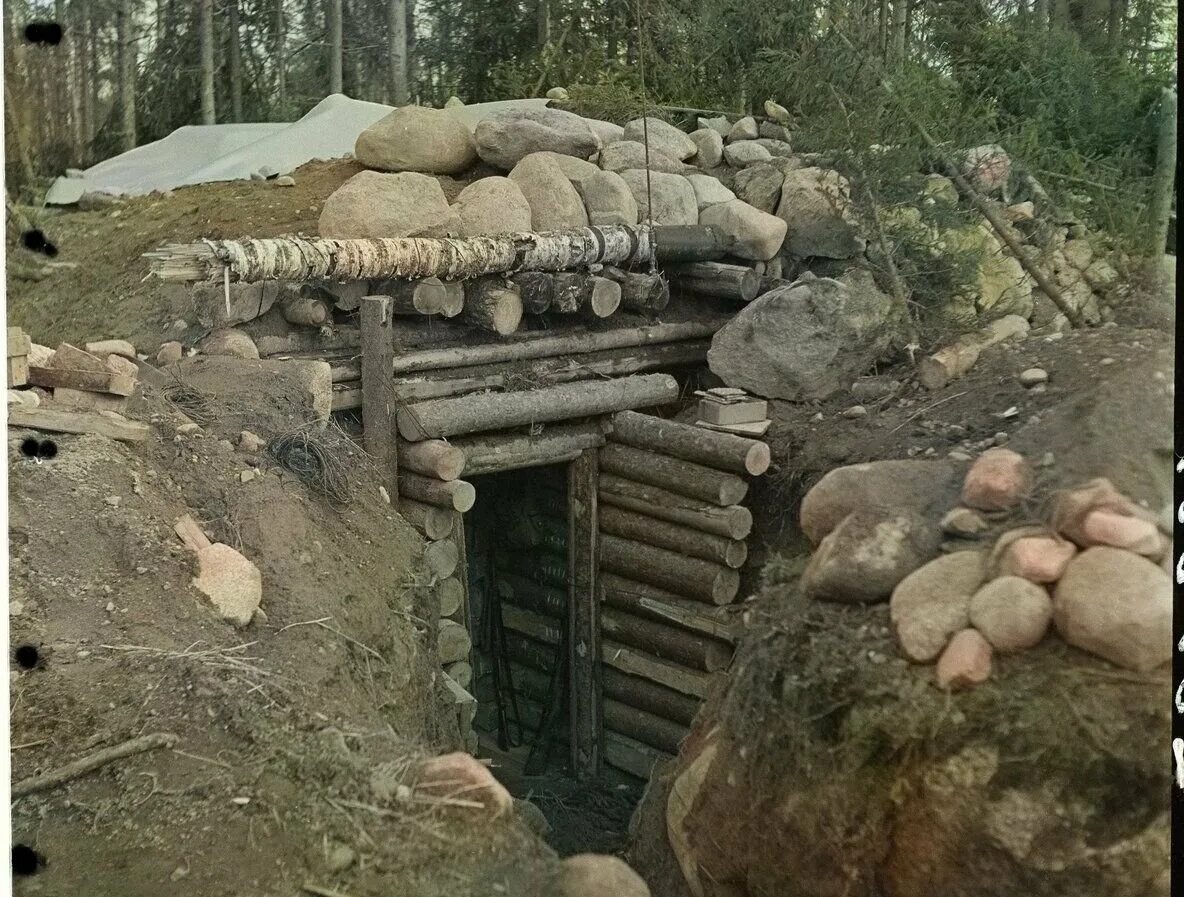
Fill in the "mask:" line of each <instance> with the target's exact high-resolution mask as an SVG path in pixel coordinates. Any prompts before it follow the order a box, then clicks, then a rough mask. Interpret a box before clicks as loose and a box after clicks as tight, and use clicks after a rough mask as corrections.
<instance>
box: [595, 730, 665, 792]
mask: <svg viewBox="0 0 1184 897" xmlns="http://www.w3.org/2000/svg"><path fill="white" fill-rule="evenodd" d="M672 759H674V758H673V756H672V755H671V754H667V753H666V752H665V751H659V750H656V749H655V748H652V747H650V746H649V745H647V744H642V743H641V742H640V741H637V740H636V739H634V738H630V737H629V736H628V735H623V734H621V733H620V732H614V731H613V730H611V729H605V730H604V762H605V763H607V764H608V765H609V766H612V767H613V768H615V769H619V770H621V771H622V772H626V773H628V774H629V775H631V776H634V777H636V778H639V779H641V780H643V781H648V780H649V778H650V776H651V775H653V772H654V767H655V766H657V765H658V764H659V763H665V762H666V761H668V760H672Z"/></svg>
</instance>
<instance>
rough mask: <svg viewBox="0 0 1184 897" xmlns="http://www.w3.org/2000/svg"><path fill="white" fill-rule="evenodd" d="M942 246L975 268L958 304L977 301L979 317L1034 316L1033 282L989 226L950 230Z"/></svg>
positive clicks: (943, 235) (943, 238) (976, 306)
mask: <svg viewBox="0 0 1184 897" xmlns="http://www.w3.org/2000/svg"><path fill="white" fill-rule="evenodd" d="M940 245H941V246H942V247H944V248H945V249H947V250H948V251H950V252H951V253H956V254H958V255H960V256H962V257H963V258H965V259H966V260H967V262H968V263H969V264H970V265H971V268H970V276H969V279H968V281H967V284H966V289H965V293H964V294H963V295H962V296H960V297H956V298H955V299H954V301H955V302H957V301H958V299H961V300H962V301H963V302H964V303H969V302H973V303H974V307H975V310H976V311H977V312H978V314H979V315H987V316H989V317H992V318H997V317H1000V316H1001V315H1009V314H1016V315H1021V316H1023V317H1025V318H1027V317H1031V315H1032V309H1033V302H1034V300H1033V298H1032V279H1031V278H1030V277H1029V276H1028V274H1027V272H1025V271H1024V266H1023V265H1021V264H1020V263H1019V261H1018V260H1017V259H1016V258H1015V257H1014V256H1012V255H1011V254H1010V253H1009V252H1007V251H1006V250H1005V249H1004V248H1003V244H1002V243H1001V242H1000V241H999V238H998V237H996V236H995V234H994V232H993V231H991V230H990V229H989V228H988V227H987V226H986V225H983V224H973V225H967V226H964V227H959V228H953V229H951V230H948V231H946V232H944V233H943V234H942V235H941V243H940ZM1086 289H1087V291H1088V287H1087V288H1086Z"/></svg>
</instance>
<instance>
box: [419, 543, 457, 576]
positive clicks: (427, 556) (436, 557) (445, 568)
mask: <svg viewBox="0 0 1184 897" xmlns="http://www.w3.org/2000/svg"><path fill="white" fill-rule="evenodd" d="M459 560H460V553H459V551H458V550H457V547H456V543H455V542H452V541H447V540H445V541H441V542H429V543H428V546H427V548H425V549H424V552H423V561H424V564H425V565H426V566H427V568H428V570H430V571H431V572H432V575H433V576H435V577H436V579H447V578H448V577H450V576H452V574H453V573H455V572H456V565H457V563H458V562H459Z"/></svg>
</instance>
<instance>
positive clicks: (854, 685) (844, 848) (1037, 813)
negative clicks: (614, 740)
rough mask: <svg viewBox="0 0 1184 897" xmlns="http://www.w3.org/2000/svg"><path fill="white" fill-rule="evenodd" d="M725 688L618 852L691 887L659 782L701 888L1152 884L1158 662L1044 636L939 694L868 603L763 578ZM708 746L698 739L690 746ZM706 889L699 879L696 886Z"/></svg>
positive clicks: (1015, 890)
mask: <svg viewBox="0 0 1184 897" xmlns="http://www.w3.org/2000/svg"><path fill="white" fill-rule="evenodd" d="M750 614H751V615H752V617H753V623H752V625H751V629H750V632H753V633H756V634H754V635H752V636H751V637H750V638H748V640H747V641H746V642H745V643H744V644H743V645H742V646H741V647H740V649H739V651H738V654H737V657H736V660H735V661H734V663H733V667H732V674H731V677H730V679H729V681H728V684H727V687H726V690H725V691H724V692H723V693H722V694H721V695H718V696H716V698H715V699H714V700H713V701H712V702H711V703H710V704H709V705H708V706H707V707H706V708H705V709H704V710H703V711H702V712H701V713H700V716H699V718H698V719H697V720H696V726H695V731H694V732H693V734H692V736H691V738H690V740H689V741H688V743H687V744H686V745H685V746H684V751H683V753H682V755H681V756H680V758H679V760H678V765H677V768H675V769H673V770H669V771H668V772H667V773H666V775H665V776H664V777H663V779H662V780H661V781H659V782H657V783H655V784H654V785H653V786H651V789H650V792H649V794H648V795H647V798H646V806H644V807H643V808H642V810H641V811H640V812H639V817H638V818H639V826H638V828H639V841H638V843H637V845H636V846H635V848H634V850H633V852H632V853H631V856H630V861H631V863H632V865H633V866H634V867H635V868H637V869H638V871H640V872H641V874H642V875H643V876H645V878H646V880H647V881H649V882H651V885H652V887H653V890H654V894H655V897H674V895H678V897H683V895H686V894H690V893H694V892H693V891H692V890H690V889H688V888H687V887H686V886H685V885H684V884H683V875H682V873H681V872H680V871H679V867H678V864H677V861H676V859H675V857H674V856H673V855H672V852H671V850H670V847H669V842H668V840H667V827H666V806H667V799H668V797H669V793H670V786H671V783H672V782H673V780H674V779H675V777H676V776H677V775H681V774H682V773H684V772H685V771H686V770H688V769H689V768H690V767H691V765H692V764H693V763H694V762H695V760H696V758H698V757H705V758H706V759H705V763H706V770H705V771H701V772H702V775H703V778H702V779H701V782H700V784H699V787H698V788H697V789H693V791H692V796H693V803H692V804H691V807H692V809H691V814H690V816H689V818H688V821H687V822H686V823H684V825H685V827H686V830H687V833H688V841H689V845H690V852H691V853H692V854H694V856H695V857H696V859H697V863H698V876H699V879H700V881H701V883H702V885H703V886H702V890H701V892H700V894H702V895H722V894H729V895H735V894H743V895H773V894H798V893H800V894H811V895H819V897H825V895H835V897H838V895H841V894H842V895H867V897H871V895H875V894H881V893H891V894H895V895H901V897H904V895H914V894H915V895H922V894H932V893H942V894H949V895H958V897H971V895H974V897H988V895H997V894H1020V893H1023V894H1033V895H1050V897H1051V895H1063V894H1087V895H1107V897H1109V895H1118V894H1131V895H1136V894H1137V895H1151V894H1166V893H1167V891H1166V881H1164V880H1162V879H1161V878H1160V873H1161V871H1162V870H1166V868H1167V857H1168V854H1167V823H1166V803H1165V800H1164V795H1166V793H1167V787H1168V783H1167V770H1166V769H1164V768H1163V764H1161V763H1160V764H1157V763H1155V762H1154V759H1153V758H1152V757H1150V756H1149V755H1148V754H1147V752H1146V744H1147V742H1148V739H1151V740H1155V739H1161V738H1166V737H1167V729H1168V710H1167V708H1166V707H1165V706H1164V704H1163V701H1162V695H1163V694H1164V691H1163V689H1164V688H1166V687H1167V684H1168V683H1167V677H1166V675H1165V676H1163V677H1161V678H1146V679H1144V678H1141V677H1139V676H1136V675H1134V674H1128V673H1124V672H1120V671H1115V670H1114V669H1113V668H1112V667H1108V666H1107V665H1106V664H1104V663H1102V662H1101V661H1097V660H1094V659H1092V658H1090V657H1088V656H1087V655H1085V654H1082V653H1080V652H1076V651H1073V650H1072V649H1070V648H1067V647H1066V646H1065V645H1064V644H1063V643H1061V642H1060V641H1059V640H1055V639H1049V640H1047V641H1046V642H1045V644H1044V645H1042V646H1041V647H1040V648H1038V649H1036V650H1033V651H1030V652H1027V653H1024V654H1020V655H1015V656H1009V657H1006V658H1004V659H1003V660H1002V661H1000V663H999V664H998V668H997V673H996V676H995V677H994V678H993V679H992V680H991V681H990V682H989V683H987V684H985V685H982V686H979V687H978V688H976V689H974V690H973V691H970V692H967V693H964V694H961V695H959V696H957V697H955V698H953V699H951V698H949V697H948V696H947V695H946V694H945V693H944V692H942V691H941V690H939V689H937V688H935V687H934V686H933V684H932V670H930V669H929V668H927V667H917V666H913V665H911V664H909V663H908V662H907V661H905V660H904V659H903V658H901V657H899V653H898V651H897V649H896V646H895V645H894V643H893V640H892V637H891V635H890V632H889V627H888V619H887V612H886V608H884V607H882V606H881V607H876V608H870V609H862V608H861V609H848V608H842V607H837V606H834V605H826V604H823V603H821V602H807V601H805V600H804V599H802V598H801V597H800V596H798V594H797V592H796V587H795V585H794V584H793V583H792V582H789V583H778V584H776V585H773V586H770V587H769V588H768V589H767V590H766V591H765V592H764V593H763V594H762V595H761V596H760V597H759V599H758V600H757V601H756V602H754V604H753V605H752V607H751V608H750ZM708 752H712V753H708ZM713 888H718V890H713Z"/></svg>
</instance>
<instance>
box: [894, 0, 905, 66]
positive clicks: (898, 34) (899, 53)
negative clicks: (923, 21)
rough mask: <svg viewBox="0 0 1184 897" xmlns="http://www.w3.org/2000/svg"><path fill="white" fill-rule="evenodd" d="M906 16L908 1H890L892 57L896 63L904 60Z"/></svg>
mask: <svg viewBox="0 0 1184 897" xmlns="http://www.w3.org/2000/svg"><path fill="white" fill-rule="evenodd" d="M908 15H909V0H892V57H893V59H895V60H896V61H898V62H899V61H901V60H903V59H904V51H905V46H907V43H908V28H907V24H906V23H907V22H908Z"/></svg>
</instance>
